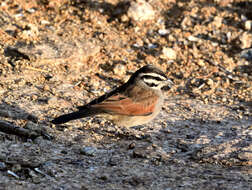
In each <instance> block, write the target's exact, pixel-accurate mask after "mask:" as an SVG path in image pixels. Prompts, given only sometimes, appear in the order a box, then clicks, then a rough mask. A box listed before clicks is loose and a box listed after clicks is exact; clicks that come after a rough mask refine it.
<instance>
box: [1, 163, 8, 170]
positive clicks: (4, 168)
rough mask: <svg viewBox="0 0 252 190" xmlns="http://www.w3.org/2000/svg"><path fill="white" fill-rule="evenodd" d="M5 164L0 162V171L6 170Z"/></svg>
mask: <svg viewBox="0 0 252 190" xmlns="http://www.w3.org/2000/svg"><path fill="white" fill-rule="evenodd" d="M6 169H7V167H6V164H5V163H4V162H0V171H3V170H6Z"/></svg>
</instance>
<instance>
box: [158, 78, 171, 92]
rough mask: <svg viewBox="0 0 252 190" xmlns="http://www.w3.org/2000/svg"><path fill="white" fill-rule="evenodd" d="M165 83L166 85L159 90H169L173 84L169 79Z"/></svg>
mask: <svg viewBox="0 0 252 190" xmlns="http://www.w3.org/2000/svg"><path fill="white" fill-rule="evenodd" d="M165 83H166V84H165V85H164V86H163V87H162V88H161V90H164V91H167V90H170V89H171V88H172V86H173V84H174V83H173V82H172V81H171V80H170V79H167V80H166V81H165Z"/></svg>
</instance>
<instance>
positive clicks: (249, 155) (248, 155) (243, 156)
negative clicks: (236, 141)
mask: <svg viewBox="0 0 252 190" xmlns="http://www.w3.org/2000/svg"><path fill="white" fill-rule="evenodd" d="M238 158H239V159H240V160H252V152H241V153H239V154H238Z"/></svg>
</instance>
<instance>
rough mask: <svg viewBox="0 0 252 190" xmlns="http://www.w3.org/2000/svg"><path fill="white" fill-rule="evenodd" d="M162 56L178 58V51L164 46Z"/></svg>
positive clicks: (164, 57)
mask: <svg viewBox="0 0 252 190" xmlns="http://www.w3.org/2000/svg"><path fill="white" fill-rule="evenodd" d="M160 57H161V58H163V59H172V60H174V59H176V58H177V53H176V51H175V50H173V49H172V48H167V47H164V48H163V49H162V55H161V56H160Z"/></svg>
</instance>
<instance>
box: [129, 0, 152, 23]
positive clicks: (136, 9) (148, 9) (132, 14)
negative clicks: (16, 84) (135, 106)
mask: <svg viewBox="0 0 252 190" xmlns="http://www.w3.org/2000/svg"><path fill="white" fill-rule="evenodd" d="M128 16H129V18H131V19H133V20H135V21H145V20H152V19H153V18H154V16H155V11H154V9H153V8H152V6H151V5H150V4H149V3H147V2H146V1H144V0H137V1H136V2H134V1H132V2H131V5H130V7H129V10H128Z"/></svg>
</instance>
